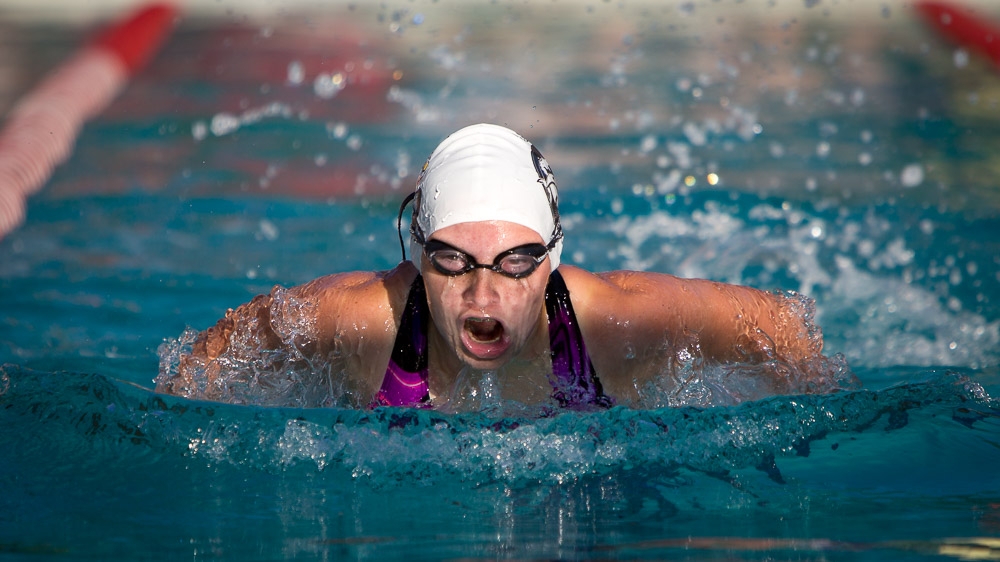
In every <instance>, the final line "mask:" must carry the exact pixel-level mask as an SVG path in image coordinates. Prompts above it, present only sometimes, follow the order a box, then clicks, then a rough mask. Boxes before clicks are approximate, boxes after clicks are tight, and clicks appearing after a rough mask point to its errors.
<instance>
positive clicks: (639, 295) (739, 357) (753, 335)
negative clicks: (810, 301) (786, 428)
mask: <svg viewBox="0 0 1000 562" xmlns="http://www.w3.org/2000/svg"><path fill="white" fill-rule="evenodd" d="M560 271H561V272H562V273H563V277H564V278H565V279H566V283H567V285H568V286H569V289H570V294H571V295H572V297H573V303H574V308H575V309H576V311H577V316H578V318H579V319H580V324H581V327H582V329H583V331H584V339H585V340H588V341H603V342H617V343H618V346H617V347H616V346H597V347H599V349H597V350H591V354H592V357H593V358H594V360H595V366H597V368H598V371H599V372H600V371H602V369H601V367H600V366H599V365H597V362H599V361H600V362H604V363H605V364H606V365H607V366H608V368H609V369H616V368H618V369H622V368H628V370H629V372H630V373H632V374H633V375H634V374H635V373H636V372H641V371H642V367H644V366H645V367H649V368H655V367H656V366H657V365H659V364H662V361H663V359H664V357H665V356H667V355H674V354H676V353H677V352H679V351H681V350H682V349H684V348H685V347H688V346H691V344H697V346H698V348H699V350H700V353H701V354H702V356H703V357H704V358H705V359H709V360H715V361H720V362H730V361H733V362H759V361H766V360H768V359H781V360H784V361H788V362H799V361H803V360H806V359H809V358H813V357H817V356H819V355H820V354H821V352H822V348H823V341H822V336H821V334H820V333H819V330H818V329H812V330H810V326H808V324H807V320H806V319H805V318H803V317H802V315H801V314H799V313H797V312H795V311H794V310H793V307H792V304H791V302H790V301H789V299H786V298H784V297H782V296H780V295H775V294H772V293H766V292H763V291H759V290H757V289H752V288H749V287H742V286H738V285H729V284H724V283H717V282H713V281H707V280H703V279H683V278H679V277H675V276H673V275H667V274H662V273H648V272H632V271H615V272H610V273H603V274H599V275H597V274H592V273H588V272H586V271H584V270H581V269H578V268H574V267H571V266H566V267H562V268H560ZM592 347H593V346H592ZM602 354H606V355H609V356H606V357H601V355H602ZM623 358H624V361H623ZM644 360H645V361H646V362H647V363H655V364H651V365H643V361H644ZM626 364H627V367H625V365H626Z"/></svg>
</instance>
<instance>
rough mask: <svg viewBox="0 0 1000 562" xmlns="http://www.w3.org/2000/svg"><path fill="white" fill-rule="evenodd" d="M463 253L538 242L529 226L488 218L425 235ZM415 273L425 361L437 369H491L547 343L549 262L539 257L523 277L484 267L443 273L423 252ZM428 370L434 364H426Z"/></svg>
mask: <svg viewBox="0 0 1000 562" xmlns="http://www.w3.org/2000/svg"><path fill="white" fill-rule="evenodd" d="M431 238H432V239H434V240H439V241H441V242H444V243H446V244H449V245H451V246H454V247H455V248H458V249H460V250H462V251H463V252H466V253H467V254H469V255H470V256H472V257H473V258H474V259H475V260H476V261H477V262H479V263H487V264H489V263H493V260H494V258H495V257H496V256H497V255H498V254H500V253H502V252H504V251H505V250H509V249H510V248H513V247H516V246H521V245H523V244H531V243H544V242H545V241H543V240H542V239H541V237H539V235H538V233H536V232H535V231H533V230H531V229H529V228H527V227H524V226H521V225H518V224H514V223H509V222H504V221H488V222H475V223H460V224H455V225H451V226H448V227H445V228H442V229H440V230H438V231H437V232H435V233H434V235H433V236H432V237H431ZM421 261H422V267H421V273H422V274H423V277H424V283H425V285H426V287H427V295H428V297H427V300H428V306H429V308H430V312H431V318H432V319H433V321H432V322H431V326H432V328H431V330H430V334H429V337H430V350H431V357H430V360H431V362H432V364H433V363H439V366H440V367H442V369H440V371H444V372H452V373H454V372H457V371H459V370H461V369H462V368H463V367H464V366H468V367H472V368H474V369H480V370H493V369H497V368H499V367H501V366H503V365H504V364H506V363H508V362H510V361H511V360H512V359H514V358H518V357H521V356H524V355H528V356H534V355H536V354H537V352H538V349H542V350H545V349H547V348H548V340H547V337H548V334H547V333H546V331H545V330H544V329H540V328H544V326H545V325H546V324H545V320H546V319H545V312H544V310H545V302H544V301H545V286H546V283H547V282H548V277H549V273H550V272H551V265H550V262H549V260H548V259H545V260H544V261H543V262H542V263H541V264H540V265H539V267H538V268H537V269H536V270H535V271H534V272H533V273H532V274H531V275H528V276H527V277H524V278H521V279H511V278H509V277H506V276H503V275H501V274H499V273H496V272H493V271H489V270H487V269H475V270H473V271H470V272H468V273H466V274H464V275H459V276H455V277H449V276H447V275H443V274H441V273H439V272H438V271H437V270H435V269H434V268H433V267H432V266H431V265H430V264H429V263H428V262H429V260H428V259H426V256H425V257H424V259H423V260H421ZM432 371H434V369H432Z"/></svg>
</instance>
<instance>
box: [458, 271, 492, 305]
mask: <svg viewBox="0 0 1000 562" xmlns="http://www.w3.org/2000/svg"><path fill="white" fill-rule="evenodd" d="M466 276H467V277H468V278H469V284H468V285H467V286H466V287H465V298H466V300H467V301H468V302H469V303H471V304H472V305H474V306H475V307H476V308H485V307H486V306H487V305H490V304H493V302H494V301H495V300H496V296H497V292H496V285H495V283H496V277H497V274H496V273H494V272H492V271H490V270H488V269H476V270H474V271H470V272H469V273H468V274H467V275H466Z"/></svg>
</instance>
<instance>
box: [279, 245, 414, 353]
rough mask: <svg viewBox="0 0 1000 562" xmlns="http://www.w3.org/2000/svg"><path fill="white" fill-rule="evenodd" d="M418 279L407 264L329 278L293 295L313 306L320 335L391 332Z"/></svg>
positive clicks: (303, 288) (294, 291)
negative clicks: (370, 330) (373, 329)
mask: <svg viewBox="0 0 1000 562" xmlns="http://www.w3.org/2000/svg"><path fill="white" fill-rule="evenodd" d="M416 276H417V269H416V268H415V267H414V266H413V264H412V263H411V262H408V261H407V262H402V263H400V264H399V265H398V266H396V267H395V268H393V269H390V270H387V271H353V272H348V273H336V274H332V275H326V276H324V277H320V278H318V279H315V280H313V281H310V282H309V283H306V284H304V285H300V286H298V287H294V288H293V289H291V291H292V292H293V294H294V295H295V296H296V297H297V298H299V299H302V300H307V301H309V302H311V303H312V304H313V306H314V307H315V308H314V310H315V313H316V321H317V328H319V330H320V332H321V333H324V334H327V335H330V334H335V333H338V332H342V331H343V330H345V329H352V330H356V329H359V328H361V329H364V328H367V327H369V326H373V325H376V326H381V327H385V328H392V327H393V326H394V322H395V321H398V317H399V315H400V314H401V310H402V307H403V305H404V304H405V303H406V296H407V294H408V292H409V288H410V285H411V284H412V283H413V280H414V279H415V278H416ZM387 323H388V324H393V326H389V325H387ZM389 331H390V332H393V333H394V330H392V329H390V330H389Z"/></svg>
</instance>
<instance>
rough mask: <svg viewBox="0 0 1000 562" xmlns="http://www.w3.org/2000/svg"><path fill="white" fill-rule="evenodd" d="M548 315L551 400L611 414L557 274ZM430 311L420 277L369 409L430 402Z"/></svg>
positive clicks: (548, 291) (548, 296)
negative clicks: (428, 358)
mask: <svg viewBox="0 0 1000 562" xmlns="http://www.w3.org/2000/svg"><path fill="white" fill-rule="evenodd" d="M545 310H546V312H547V313H548V317H549V348H550V349H551V353H552V374H551V375H550V376H549V382H550V383H551V384H552V397H553V398H555V399H556V401H558V402H559V405H560V406H562V407H564V408H573V407H580V406H586V405H594V406H600V407H603V408H610V407H611V406H613V405H614V400H612V399H611V397H609V396H607V395H605V394H604V390H603V389H602V388H601V381H599V380H598V379H597V375H596V374H595V373H594V365H593V363H592V362H591V361H590V355H589V354H588V353H587V345H586V344H585V343H584V341H583V335H582V334H581V333H580V326H579V324H578V323H577V321H576V314H575V313H574V312H573V305H572V303H571V302H570V298H569V289H568V288H566V282H565V281H563V278H562V275H561V274H560V273H559V272H558V271H553V272H552V274H551V275H550V276H549V282H548V285H547V286H546V288H545ZM429 317H430V310H428V308H427V296H426V292H425V289H424V279H423V277H421V276H420V275H418V276H417V278H416V279H415V280H414V281H413V285H411V286H410V293H409V295H407V297H406V306H405V308H404V309H403V317H402V319H401V320H400V324H399V332H397V333H396V340H395V342H394V343H393V346H392V357H391V358H390V359H389V366H388V367H387V368H386V370H385V378H383V379H382V387H381V388H380V389H379V391H378V394H376V395H375V399H374V400H373V401H372V404H371V407H372V408H375V407H378V406H411V407H412V406H416V407H421V406H424V407H426V406H427V405H428V403H429V402H430V392H429V387H428V385H427V328H428V319H429Z"/></svg>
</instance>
